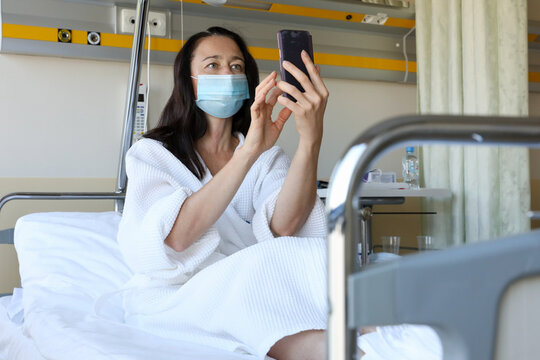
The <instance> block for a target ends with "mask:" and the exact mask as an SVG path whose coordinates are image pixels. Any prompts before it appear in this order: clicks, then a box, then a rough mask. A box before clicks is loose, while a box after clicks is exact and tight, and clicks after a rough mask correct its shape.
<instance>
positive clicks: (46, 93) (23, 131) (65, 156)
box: [0, 54, 540, 293]
mask: <svg viewBox="0 0 540 360" xmlns="http://www.w3.org/2000/svg"><path fill="white" fill-rule="evenodd" d="M276 65H277V64H276ZM128 72H129V68H128V64H127V63H120V62H100V61H90V60H75V59H67V58H53V57H39V56H25V55H12V54H0V121H1V125H2V129H1V131H0V197H1V196H3V195H5V194H7V193H10V192H16V191H68V192H69V191H114V190H115V186H116V173H117V167H118V157H119V151H120V138H121V134H122V126H123V115H124V100H125V94H126V87H127V78H128ZM150 73H151V84H150V87H151V95H150V105H149V117H150V124H151V125H154V124H155V123H156V122H157V118H158V117H159V113H160V111H161V109H162V107H163V105H164V104H165V102H166V100H167V98H168V96H169V94H170V90H171V88H172V68H171V67H170V66H161V65H153V66H151V71H150ZM141 75H142V76H141V80H142V81H144V82H146V67H144V66H143V71H142V74H141ZM264 75H265V74H261V76H264ZM323 75H324V74H323ZM325 81H326V84H327V86H328V88H329V90H330V93H331V95H330V100H329V103H328V107H327V113H326V119H325V129H324V131H325V133H324V142H323V146H322V151H321V158H320V164H319V177H320V178H328V177H329V176H330V174H331V171H332V168H333V166H334V164H335V162H336V161H337V159H338V158H339V157H340V155H342V153H343V152H344V151H345V149H346V147H347V145H349V144H350V143H351V142H352V141H353V140H354V138H355V137H356V136H357V135H358V134H359V133H360V132H362V131H363V130H365V129H366V128H368V127H370V126H372V125H374V124H376V123H377V122H379V121H382V120H384V119H387V118H389V117H392V116H396V115H402V114H412V113H415V112H416V86H414V85H406V84H400V83H385V82H373V81H359V80H343V79H331V78H326V79H325ZM530 104H531V105H530V113H531V115H536V116H540V94H531V98H530ZM296 141H297V135H296V132H295V129H294V123H293V121H289V123H288V124H287V125H286V128H285V130H284V133H283V134H282V137H281V138H280V140H279V145H281V146H282V147H283V148H284V149H285V151H286V152H288V153H289V154H290V155H292V154H293V152H294V149H295V145H296ZM402 151H403V150H402V149H398V150H395V151H393V152H391V153H389V154H388V155H386V156H384V157H383V158H381V159H380V161H379V163H378V164H376V166H377V167H380V168H382V169H384V170H388V171H395V172H398V175H399V169H400V158H401V155H402ZM531 181H532V188H533V189H532V191H533V194H532V198H533V208H534V209H540V201H539V199H540V151H537V150H535V151H531ZM112 209H113V203H112V202H110V201H97V200H96V201H85V202H81V201H54V202H53V201H28V200H24V201H15V202H11V203H9V204H8V205H6V206H5V208H4V209H3V210H2V212H1V213H0V229H5V228H10V227H13V225H14V223H15V220H16V218H17V217H19V216H21V215H23V214H26V213H30V212H38V211H52V210H55V211H103V210H112ZM409 223H410V221H409ZM400 226H401V225H400ZM409 226H417V223H415V222H413V223H412V225H411V224H409ZM414 231H416V230H414ZM18 282H19V279H18V274H17V261H16V256H15V252H14V249H13V247H12V246H11V245H0V293H4V292H10V291H11V289H12V288H13V287H14V286H17V285H18Z"/></svg>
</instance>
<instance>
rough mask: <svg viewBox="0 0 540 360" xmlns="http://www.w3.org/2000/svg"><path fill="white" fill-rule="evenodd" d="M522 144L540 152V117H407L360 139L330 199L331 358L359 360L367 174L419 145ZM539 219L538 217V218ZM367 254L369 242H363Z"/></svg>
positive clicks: (337, 172) (337, 171) (340, 167)
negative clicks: (362, 199) (352, 295)
mask: <svg viewBox="0 0 540 360" xmlns="http://www.w3.org/2000/svg"><path fill="white" fill-rule="evenodd" d="M429 143H437V144H441V143H442V144H462V145H467V144H470V145H485V144H491V145H521V146H528V147H540V118H523V117H487V116H486V117H482V116H450V115H447V116H444V115H439V116H437V115H428V116H426V115H424V116H403V117H398V118H395V119H391V120H388V121H385V122H382V123H380V124H378V125H376V126H374V127H372V128H371V129H369V130H368V131H367V132H365V133H364V134H363V135H361V136H360V137H358V138H357V139H356V140H355V141H354V142H353V144H352V145H351V146H350V147H349V149H348V150H347V151H346V153H345V155H344V156H343V157H342V158H341V159H340V160H339V162H338V163H337V165H336V166H335V167H334V170H333V173H332V176H331V179H330V182H329V186H328V192H327V198H326V212H327V217H328V275H327V276H328V290H327V291H328V301H329V304H328V305H329V310H328V334H327V336H328V338H327V339H328V353H327V358H328V359H331V360H345V359H354V358H356V329H355V328H353V327H352V326H350V325H349V321H350V319H351V317H350V314H349V312H350V310H349V309H350V308H351V307H352V306H354V304H349V303H348V301H349V298H348V293H349V288H348V286H349V280H350V277H351V275H352V274H353V273H354V272H355V271H357V270H360V271H362V270H364V268H365V266H366V264H367V251H363V252H362V258H361V268H360V269H358V266H357V261H356V242H357V240H356V239H358V237H359V234H360V233H359V229H358V228H359V225H358V221H356V214H358V211H359V210H360V206H361V205H360V204H359V202H358V196H357V194H358V193H359V192H360V190H361V187H362V178H363V175H364V174H365V173H366V172H367V171H368V170H369V169H370V168H371V166H372V165H373V163H374V162H375V160H376V159H377V158H378V157H379V156H381V155H382V154H383V153H385V152H387V151H389V150H391V149H392V148H395V147H398V146H400V145H401V146H406V145H418V144H429ZM535 216H537V215H535ZM360 238H361V242H362V248H363V249H366V248H367V246H368V244H367V239H366V237H365V236H364V237H360Z"/></svg>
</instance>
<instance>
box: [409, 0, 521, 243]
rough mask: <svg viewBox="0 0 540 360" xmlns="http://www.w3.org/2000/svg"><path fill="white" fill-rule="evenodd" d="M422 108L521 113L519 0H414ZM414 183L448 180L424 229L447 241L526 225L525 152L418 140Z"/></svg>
mask: <svg viewBox="0 0 540 360" xmlns="http://www.w3.org/2000/svg"><path fill="white" fill-rule="evenodd" d="M416 43H417V71H418V106H419V112H420V113H421V114H464V115H508V116H526V115H527V113H528V60H527V56H528V55H527V2H526V0H417V1H416ZM420 163H421V171H422V172H421V183H422V185H423V186H425V187H430V188H448V189H450V190H451V191H452V194H453V197H452V200H451V201H438V200H427V201H426V207H428V208H430V209H436V210H437V211H438V212H440V214H439V215H437V216H431V217H426V220H425V223H424V232H426V233H429V234H432V235H433V236H434V239H435V240H434V241H435V242H436V246H438V247H444V246H452V245H457V244H461V243H464V242H475V241H482V240H487V239H491V238H494V237H498V236H502V235H506V234H512V233H519V232H524V231H528V230H529V229H530V221H529V219H528V218H527V215H526V212H527V211H528V210H529V209H530V185H529V152H528V149H525V148H511V147H494V146H489V147H486V146H465V147H463V146H449V147H447V146H437V145H435V146H424V147H422V149H421V154H420Z"/></svg>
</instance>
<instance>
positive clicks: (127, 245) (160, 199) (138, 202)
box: [118, 139, 220, 284]
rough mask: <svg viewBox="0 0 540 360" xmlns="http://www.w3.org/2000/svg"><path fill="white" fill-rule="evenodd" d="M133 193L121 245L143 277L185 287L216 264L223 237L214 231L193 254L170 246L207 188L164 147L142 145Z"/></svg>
mask: <svg viewBox="0 0 540 360" xmlns="http://www.w3.org/2000/svg"><path fill="white" fill-rule="evenodd" d="M126 172H127V175H128V181H129V183H128V188H127V194H126V201H125V205H124V211H123V215H122V220H121V222H120V227H119V232H118V242H119V244H120V249H121V251H122V253H123V255H124V258H125V260H126V262H127V263H128V265H129V266H130V267H131V269H132V270H133V271H134V272H135V273H137V274H144V275H145V276H146V277H148V278H150V279H153V280H159V279H161V280H163V281H165V282H166V283H167V284H182V283H184V282H185V281H187V280H188V279H189V278H190V277H191V276H192V275H193V273H194V272H195V271H196V270H197V269H199V268H201V267H204V266H207V265H208V264H209V263H212V262H214V261H216V260H217V259H216V255H215V250H216V248H217V246H218V244H219V240H220V238H219V234H218V232H217V230H216V229H215V228H214V227H210V229H208V231H206V233H204V234H203V236H202V237H201V238H200V239H199V240H197V241H196V242H195V243H193V244H192V245H191V246H190V247H189V248H188V249H186V250H184V251H182V252H176V251H174V250H173V249H172V248H170V247H169V246H168V245H166V244H165V243H164V241H165V238H166V237H167V236H168V234H169V232H170V231H171V228H172V226H173V224H174V222H175V221H176V217H177V215H178V212H179V211H180V207H181V206H182V204H183V203H184V201H185V200H186V198H187V197H188V196H190V195H191V194H193V193H194V192H195V191H197V190H199V189H200V188H201V186H202V184H201V182H200V181H199V180H198V179H197V178H196V177H195V176H194V175H193V174H192V173H191V172H190V171H189V170H188V169H187V168H186V167H185V166H184V165H183V164H182V163H181V162H180V161H179V160H178V159H177V158H176V157H175V156H173V155H172V154H171V153H170V152H169V151H167V150H166V149H165V148H164V147H163V146H162V145H161V144H160V143H159V142H157V141H155V140H150V139H142V140H139V141H138V142H137V143H136V144H135V145H134V146H133V147H132V148H131V149H130V150H129V152H128V154H127V157H126Z"/></svg>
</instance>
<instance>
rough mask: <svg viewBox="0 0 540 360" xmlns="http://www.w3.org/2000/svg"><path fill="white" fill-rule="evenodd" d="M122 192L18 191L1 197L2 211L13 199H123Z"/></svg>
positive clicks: (0, 207) (0, 205)
mask: <svg viewBox="0 0 540 360" xmlns="http://www.w3.org/2000/svg"><path fill="white" fill-rule="evenodd" d="M125 197H126V195H125V194H124V193H122V192H65V193H62V192H17V193H11V194H7V195H5V196H4V197H2V198H0V211H2V208H3V207H4V205H5V204H7V203H8V202H10V201H13V200H123V199H124V198H125Z"/></svg>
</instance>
